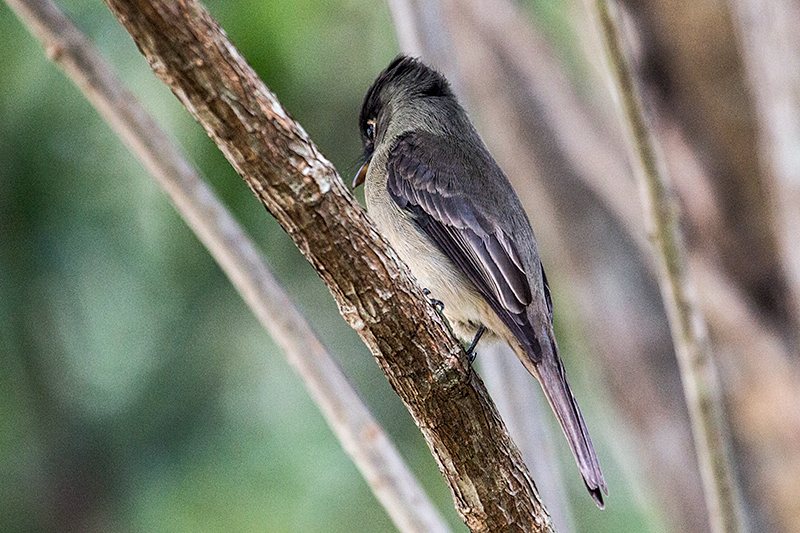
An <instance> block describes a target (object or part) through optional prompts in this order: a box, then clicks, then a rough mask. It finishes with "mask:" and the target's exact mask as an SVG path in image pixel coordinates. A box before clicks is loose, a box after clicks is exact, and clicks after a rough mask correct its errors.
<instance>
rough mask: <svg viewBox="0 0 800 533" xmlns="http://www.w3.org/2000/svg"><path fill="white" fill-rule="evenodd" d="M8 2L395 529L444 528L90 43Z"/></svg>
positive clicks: (48, 16)
mask: <svg viewBox="0 0 800 533" xmlns="http://www.w3.org/2000/svg"><path fill="white" fill-rule="evenodd" d="M8 4H9V5H10V6H11V7H12V8H13V9H14V10H15V11H16V12H17V14H18V16H19V17H20V19H21V20H22V21H23V22H24V23H25V24H26V26H27V27H28V28H29V30H30V31H31V33H33V34H34V35H35V36H36V37H37V38H38V39H39V40H40V41H41V42H42V44H43V45H44V47H45V49H46V50H47V53H48V56H49V57H51V58H52V59H53V60H55V61H57V62H58V64H59V65H60V66H61V67H62V68H63V69H64V71H65V72H66V73H67V75H68V76H69V77H70V78H71V79H72V80H73V81H74V82H75V84H76V85H78V87H80V89H81V90H82V91H83V94H84V95H85V96H86V97H87V98H88V99H89V100H90V101H91V102H92V103H93V104H94V105H95V107H96V108H97V109H98V111H99V112H100V113H101V115H102V116H103V117H104V118H105V120H106V121H107V122H108V123H109V124H110V125H111V127H112V129H114V131H115V132H116V133H117V134H118V135H119V136H120V137H121V138H122V139H123V140H124V141H125V143H126V144H127V145H128V147H129V148H130V149H131V151H132V152H133V153H134V154H135V155H136V157H138V158H139V160H140V161H141V162H142V163H143V164H144V165H145V167H147V169H148V170H149V171H150V173H151V174H153V176H154V177H156V179H157V180H158V182H159V183H160V184H161V185H162V186H163V187H164V189H165V190H166V191H167V192H168V193H169V195H170V197H171V198H172V201H173V202H174V204H175V206H176V208H177V209H178V211H179V212H180V214H181V215H182V216H183V218H184V219H185V220H186V222H187V223H188V224H189V226H190V227H191V228H192V230H193V231H194V232H195V233H196V234H197V236H198V237H199V238H200V240H201V241H202V242H203V244H204V245H205V246H206V248H208V250H209V252H211V254H212V256H213V257H214V259H216V261H217V262H218V263H219V264H220V266H221V267H222V269H223V270H224V271H225V273H226V274H227V275H228V277H229V278H230V280H231V282H232V283H233V284H234V286H235V287H236V289H237V290H238V291H239V293H240V294H241V295H242V297H243V298H244V299H245V301H246V302H247V304H248V305H249V306H250V308H251V309H252V311H253V313H254V314H255V315H256V316H257V317H258V319H259V320H260V322H261V324H262V325H263V326H264V327H265V328H266V329H267V330H268V331H269V333H270V335H271V336H272V337H273V339H274V340H275V341H276V342H277V343H278V344H279V345H280V346H281V347H282V348H283V349H284V351H285V353H286V357H287V359H288V361H289V363H290V364H291V365H292V366H293V367H294V368H295V370H296V371H297V372H298V374H299V375H300V376H301V378H302V379H303V381H304V383H305V385H306V387H307V388H308V390H309V392H310V394H311V395H312V397H313V398H314V400H315V401H316V402H317V405H318V407H319V408H320V410H321V411H322V413H323V415H324V416H325V419H326V420H327V422H328V424H329V425H330V427H331V429H333V431H334V433H335V434H336V436H337V437H338V438H339V440H340V441H341V443H342V446H343V447H344V448H345V450H346V451H347V452H348V454H350V456H351V458H352V459H353V461H354V462H355V464H356V466H357V467H358V469H359V471H360V472H361V474H362V475H363V476H364V478H365V479H366V480H367V482H368V484H369V486H370V488H371V489H372V491H373V492H374V494H375V496H376V498H377V499H378V500H379V501H380V502H381V504H382V505H383V506H384V507H385V508H386V510H387V512H388V513H389V515H390V517H391V518H392V520H393V521H394V523H395V525H396V526H397V528H398V529H399V530H400V531H402V532H408V533H411V532H418V533H422V532H429V531H435V532H439V533H446V532H448V531H449V528H448V526H447V525H446V523H445V522H444V520H443V519H442V518H441V516H440V515H439V513H438V511H437V510H436V508H435V507H434V506H433V504H432V503H431V502H430V500H428V498H427V496H426V495H425V493H424V491H423V490H422V488H421V487H420V485H419V483H418V482H417V480H416V479H415V477H414V475H413V474H412V473H411V471H410V470H409V468H408V467H407V466H406V465H405V463H404V462H403V459H402V457H401V456H400V454H399V453H398V451H397V450H396V448H395V447H394V445H393V444H392V443H391V441H390V440H389V438H388V436H387V435H386V433H385V432H384V430H383V429H382V428H381V427H380V425H379V424H378V423H377V422H376V421H375V419H374V418H373V417H372V415H371V414H370V412H369V410H368V409H367V407H366V406H365V405H364V404H363V402H362V401H361V399H360V398H359V397H358V394H357V393H356V391H355V390H354V389H353V388H352V386H351V385H350V383H349V382H348V380H347V378H346V377H345V375H344V374H343V373H342V371H341V369H340V368H339V366H338V365H337V364H336V362H335V361H334V359H333V358H332V357H331V356H330V354H328V352H327V351H326V349H325V347H324V346H323V345H322V343H321V342H320V340H319V339H318V338H317V337H316V335H315V334H314V332H313V330H312V329H311V327H310V325H309V324H308V322H307V321H306V320H305V318H304V317H303V316H302V314H301V313H300V312H299V311H298V310H297V308H296V307H295V305H294V303H293V302H292V301H291V299H290V298H289V296H288V295H287V294H286V293H285V291H284V290H283V289H282V288H281V287H280V285H279V284H278V283H277V281H276V280H275V279H274V278H273V276H272V274H271V272H270V271H269V269H268V268H267V266H266V264H265V262H264V261H263V258H262V257H261V254H260V253H259V252H258V251H257V250H256V248H255V246H254V245H253V243H252V242H251V241H250V240H249V239H248V238H247V236H246V235H245V233H244V231H243V230H242V229H241V228H240V227H239V225H238V224H237V223H236V221H235V220H234V219H233V217H232V216H231V215H230V213H228V211H227V210H226V209H225V207H224V206H223V205H222V203H221V202H220V201H219V199H218V198H217V197H216V196H215V194H214V192H213V191H212V190H211V189H210V188H209V187H208V186H207V185H206V184H205V182H203V181H202V180H201V179H200V177H199V176H198V173H197V171H196V170H195V169H194V168H193V167H192V166H191V165H190V164H189V163H188V162H187V160H186V158H185V157H184V155H183V154H182V153H181V151H180V150H179V149H178V148H177V147H176V146H175V145H174V143H172V142H171V140H170V139H169V138H168V137H167V136H166V135H165V134H164V133H163V132H162V131H161V130H160V128H159V127H158V126H157V124H156V123H155V121H154V120H153V119H152V118H151V117H150V116H149V115H148V114H147V113H146V111H144V109H142V107H141V106H140V105H139V104H138V102H137V101H136V100H135V98H134V96H133V95H132V94H131V93H130V92H129V91H128V90H127V89H126V88H125V87H124V85H123V84H122V81H121V80H120V79H119V78H118V77H117V76H116V75H115V74H114V73H113V71H112V70H111V68H110V67H109V66H108V65H107V64H106V63H105V61H104V60H103V59H102V57H101V56H100V54H99V53H98V52H97V50H96V49H95V48H94V46H93V45H92V44H91V42H90V41H89V40H88V39H87V38H86V37H85V36H84V35H83V34H82V33H81V32H80V31H79V30H78V29H77V28H76V27H75V26H74V25H73V24H72V23H71V21H70V20H69V19H68V18H67V17H66V16H64V14H63V13H62V12H61V11H60V10H59V9H58V7H57V6H56V5H55V4H54V3H52V2H50V1H49V0H8Z"/></svg>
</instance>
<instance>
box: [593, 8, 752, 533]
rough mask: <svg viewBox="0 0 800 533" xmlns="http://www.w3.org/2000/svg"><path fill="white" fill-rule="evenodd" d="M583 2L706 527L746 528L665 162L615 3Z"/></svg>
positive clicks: (713, 364) (714, 369)
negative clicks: (626, 165) (638, 218)
mask: <svg viewBox="0 0 800 533" xmlns="http://www.w3.org/2000/svg"><path fill="white" fill-rule="evenodd" d="M587 5H588V6H589V8H590V9H591V10H592V12H593V13H594V16H595V17H596V23H597V25H598V28H599V31H600V33H601V35H602V37H603V42H604V44H605V48H606V52H607V60H608V66H609V73H610V78H611V81H612V85H613V87H614V90H615V95H616V97H617V100H618V102H619V107H620V114H621V115H622V117H623V121H624V123H625V127H626V131H627V136H628V146H629V152H630V156H631V159H632V161H633V166H634V168H635V174H636V175H637V176H638V179H639V187H640V189H641V190H642V197H643V204H644V212H645V225H646V226H647V228H648V234H649V236H650V239H651V241H652V243H653V248H654V252H655V257H656V263H657V264H658V268H657V270H658V273H659V285H660V286H661V295H662V299H663V301H664V307H665V308H666V310H667V316H668V317H669V321H670V330H671V331H672V342H673V344H674V346H675V353H676V356H677V358H678V366H679V368H680V371H681V381H682V382H683V389H684V395H685V397H686V403H687V406H688V407H689V415H690V418H691V421H692V433H693V436H694V441H695V450H696V452H697V457H698V462H699V464H700V474H701V478H702V480H703V488H704V493H705V498H706V506H707V507H708V514H709V522H710V524H711V530H712V531H714V532H717V533H723V532H730V533H737V532H740V531H741V532H743V531H746V530H747V528H746V526H745V517H744V512H743V510H742V504H741V501H740V498H741V496H740V494H739V493H740V491H739V487H738V484H737V481H736V477H735V472H734V469H733V465H732V462H731V456H730V448H731V445H730V437H729V435H728V427H727V421H726V417H725V409H724V407H723V405H722V393H721V391H720V387H719V377H718V372H717V365H716V362H715V360H714V356H713V355H712V353H711V346H710V344H709V341H708V337H707V333H706V324H705V317H704V316H703V314H702V313H701V311H700V309H699V307H698V305H697V303H696V301H695V299H696V290H695V284H694V280H693V278H692V277H691V275H690V274H689V272H688V264H687V260H686V251H685V249H684V237H683V234H682V232H681V229H680V226H679V220H678V212H677V208H676V205H675V200H674V198H673V192H672V188H671V183H670V181H669V177H668V174H667V170H666V165H665V163H664V161H663V157H662V155H661V149H660V146H658V144H657V142H656V140H655V138H654V136H653V133H652V132H651V129H650V125H649V121H648V119H647V117H645V115H644V108H643V105H642V100H641V96H640V94H639V89H638V86H637V85H636V80H635V79H634V77H633V73H632V70H631V67H630V63H629V61H628V59H627V57H626V52H625V45H624V43H623V40H622V36H621V30H620V28H621V26H622V23H621V18H620V14H619V11H618V10H617V8H616V4H615V3H610V2H609V1H607V0H594V1H593V2H592V3H591V5H589V4H588V3H587Z"/></svg>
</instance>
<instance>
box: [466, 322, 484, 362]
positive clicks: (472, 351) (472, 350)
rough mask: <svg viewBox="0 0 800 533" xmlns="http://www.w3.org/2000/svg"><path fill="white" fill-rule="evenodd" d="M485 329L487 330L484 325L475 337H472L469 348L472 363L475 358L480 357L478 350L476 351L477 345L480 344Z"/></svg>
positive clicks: (468, 354) (468, 352) (468, 355)
mask: <svg viewBox="0 0 800 533" xmlns="http://www.w3.org/2000/svg"><path fill="white" fill-rule="evenodd" d="M484 331H486V328H485V327H484V326H481V327H479V328H478V332H477V333H476V334H475V338H474V339H472V342H471V343H470V345H469V348H467V357H468V358H469V364H470V365H471V364H472V363H473V362H474V361H475V358H476V357H478V352H476V351H475V347H476V346H477V345H478V341H479V340H481V336H482V335H483V332H484Z"/></svg>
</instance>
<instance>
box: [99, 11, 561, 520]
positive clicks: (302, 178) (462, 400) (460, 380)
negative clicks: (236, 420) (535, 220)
mask: <svg viewBox="0 0 800 533" xmlns="http://www.w3.org/2000/svg"><path fill="white" fill-rule="evenodd" d="M106 3H107V4H108V5H109V6H110V7H111V9H112V11H113V12H114V14H115V15H116V16H117V18H118V19H119V21H120V22H121V23H122V24H123V26H125V28H126V29H127V30H128V32H129V33H130V34H131V35H132V36H133V38H134V41H135V42H136V44H137V46H139V49H140V50H141V51H142V53H143V54H144V55H145V56H146V57H147V59H148V61H149V63H150V65H151V67H152V68H153V71H154V72H155V73H156V75H157V76H158V77H159V78H160V79H161V80H162V81H163V82H164V83H166V84H167V85H168V86H169V87H170V89H171V90H172V91H173V93H175V95H176V96H177V97H178V98H179V99H180V100H181V102H182V103H183V104H184V105H185V106H186V107H187V109H188V110H189V111H190V112H191V113H192V114H193V115H194V116H195V118H196V119H197V120H198V121H199V122H200V123H201V124H202V125H203V127H204V128H205V129H206V131H207V133H208V134H209V136H210V137H211V138H212V139H213V140H214V141H215V142H216V143H217V145H218V146H219V147H220V149H221V150H222V151H223V153H224V154H225V155H226V157H227V158H228V160H229V161H230V162H231V164H233V166H234V167H235V168H236V170H237V171H238V172H239V174H240V175H241V176H242V177H243V178H244V179H245V181H246V182H247V184H248V186H249V187H250V188H251V189H252V190H253V192H254V193H255V194H256V196H257V197H258V198H259V199H260V200H261V202H262V203H263V204H264V205H265V206H266V208H267V209H268V210H269V212H270V213H272V214H273V215H274V216H275V218H276V219H277V220H278V222H279V223H280V224H281V226H282V227H283V228H284V229H285V230H286V231H287V233H289V235H290V236H291V237H292V238H293V239H294V241H295V243H296V244H297V246H298V247H299V249H300V250H301V251H302V252H303V254H304V255H305V256H306V258H307V259H308V260H309V261H310V262H311V264H312V265H313V266H314V268H315V269H316V270H317V272H318V273H319V275H320V276H321V277H322V279H323V280H324V281H325V283H326V284H327V285H328V287H329V288H330V290H331V292H332V294H333V295H334V298H335V299H336V302H337V304H338V306H339V309H340V311H341V313H342V315H343V316H344V317H345V319H346V320H347V321H348V322H349V323H350V325H351V326H352V327H353V328H354V329H356V330H357V331H358V333H359V334H360V335H361V337H362V339H363V340H364V342H365V343H366V344H367V345H368V346H369V347H370V349H371V350H372V352H373V354H374V355H375V357H376V360H377V361H378V363H379V365H380V366H381V368H382V369H383V370H384V372H385V373H386V375H387V377H388V379H389V382H390V383H391V385H392V387H393V388H394V390H395V391H397V393H398V394H399V395H400V397H401V398H402V399H403V401H404V402H405V404H406V406H407V407H408V409H409V411H410V412H411V414H412V416H413V417H414V420H415V421H416V423H417V425H418V426H419V427H420V430H421V431H422V433H423V435H424V437H425V440H426V442H427V443H428V445H429V446H430V448H431V450H432V452H433V455H434V457H435V458H436V460H437V463H438V464H439V467H440V469H441V471H442V473H443V475H444V477H445V479H446V480H447V482H448V484H449V485H450V488H451V492H452V494H453V499H454V501H455V504H456V508H457V510H458V512H459V513H460V514H461V516H462V518H463V519H464V522H465V523H466V524H467V526H468V527H469V528H470V529H471V530H472V531H552V525H551V523H550V518H549V516H548V515H547V513H546V511H545V510H544V508H543V506H542V505H541V503H540V501H539V499H538V496H537V495H536V489H535V486H534V484H533V480H532V479H531V478H530V476H529V475H528V473H527V470H526V469H525V465H524V464H523V463H522V461H521V459H520V456H519V452H518V450H517V449H516V447H515V446H514V444H513V443H512V442H511V440H510V438H509V437H508V434H507V432H506V430H505V427H504V425H503V422H502V420H501V419H500V418H499V416H498V414H497V411H496V409H495V407H494V405H493V404H492V402H491V400H490V399H489V398H488V395H487V394H486V391H485V389H484V386H483V384H482V382H481V381H480V379H479V378H478V377H477V376H476V374H475V373H474V372H472V371H471V369H470V367H469V365H468V363H467V361H466V358H465V357H464V354H463V351H462V349H461V347H460V346H459V344H458V343H457V342H456V341H455V340H454V339H453V338H452V336H450V335H448V334H447V331H446V330H445V328H444V326H443V324H442V322H441V319H440V318H439V316H438V315H437V313H436V312H435V310H434V309H433V307H432V306H430V305H428V304H427V303H426V301H425V298H424V296H423V294H422V292H421V290H420V288H419V286H418V285H417V284H416V283H415V282H414V281H413V280H412V279H411V278H410V276H409V274H408V271H407V269H406V268H405V267H404V266H403V265H402V264H401V263H400V262H399V260H398V259H397V257H396V255H395V254H394V252H393V251H392V250H391V249H390V248H389V247H388V245H387V244H386V242H385V241H384V240H383V239H382V238H381V237H380V235H379V234H378V233H377V231H376V230H375V228H374V226H373V225H372V223H371V222H370V221H369V220H368V218H367V217H366V216H365V214H364V212H363V210H362V209H361V207H360V206H359V205H358V203H357V202H356V201H355V200H354V198H353V197H352V195H350V194H349V193H348V191H347V189H346V188H345V186H344V184H343V183H342V181H341V179H340V178H339V177H338V175H337V174H336V172H335V170H334V169H333V167H332V166H331V165H330V163H328V162H327V160H325V159H324V158H323V157H322V156H321V155H320V154H319V152H318V151H317V148H316V147H315V146H314V144H313V143H312V142H311V140H310V139H309V138H308V135H307V134H306V133H305V131H303V129H302V128H301V127H300V126H299V125H298V124H296V123H295V122H294V121H293V120H292V119H291V118H290V117H289V115H288V114H287V113H286V111H285V110H284V109H283V108H282V107H281V105H280V104H279V103H278V101H277V100H276V99H275V97H274V95H272V93H270V92H269V90H268V89H267V88H266V86H265V85H264V84H263V83H262V82H261V81H260V80H259V79H258V77H257V76H256V74H255V73H254V72H253V70H252V69H251V68H250V67H249V65H247V63H246V62H245V61H244V60H243V59H242V57H241V56H240V55H239V53H238V52H237V51H236V49H235V48H234V47H233V46H232V45H231V44H230V42H229V41H228V40H227V37H226V36H225V34H224V33H223V32H222V30H221V29H220V28H219V26H218V25H217V23H216V22H215V21H214V20H213V19H212V18H211V17H210V16H209V15H208V13H207V12H206V10H205V9H204V8H203V6H202V5H200V4H198V3H196V2H193V1H190V0H184V1H155V0H150V1H147V0H106Z"/></svg>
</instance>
